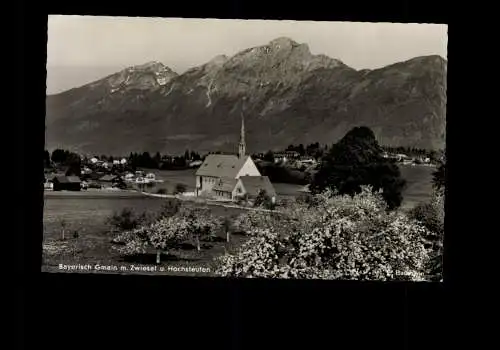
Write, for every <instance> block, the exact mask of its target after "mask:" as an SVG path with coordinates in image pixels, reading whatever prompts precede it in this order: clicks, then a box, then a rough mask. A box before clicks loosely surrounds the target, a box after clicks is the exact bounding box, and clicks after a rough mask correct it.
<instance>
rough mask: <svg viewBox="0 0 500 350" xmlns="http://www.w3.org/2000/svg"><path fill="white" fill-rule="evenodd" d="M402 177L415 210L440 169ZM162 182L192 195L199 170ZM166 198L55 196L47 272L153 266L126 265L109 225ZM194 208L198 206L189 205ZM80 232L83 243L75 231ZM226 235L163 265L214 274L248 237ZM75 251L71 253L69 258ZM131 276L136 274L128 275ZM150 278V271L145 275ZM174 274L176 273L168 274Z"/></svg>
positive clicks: (49, 198) (227, 212) (222, 211)
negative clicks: (67, 267)
mask: <svg viewBox="0 0 500 350" xmlns="http://www.w3.org/2000/svg"><path fill="white" fill-rule="evenodd" d="M400 168H401V173H402V175H403V177H404V178H405V179H406V180H407V188H406V190H405V192H404V194H403V195H404V202H403V208H409V207H411V206H413V205H415V204H416V203H418V202H420V201H425V200H427V199H428V198H429V197H430V194H431V189H432V185H431V178H432V176H431V174H432V171H433V169H434V168H431V167H418V166H415V167H412V166H401V167H400ZM156 176H157V179H161V180H163V182H162V183H159V184H157V185H156V186H155V187H153V188H151V189H150V191H152V192H156V191H157V190H158V188H166V189H167V191H168V193H172V191H173V189H174V188H175V185H176V184H178V183H182V184H184V185H185V186H186V187H187V190H188V191H192V190H194V170H184V171H158V172H157V173H156ZM301 187H302V186H300V185H289V184H275V189H276V192H277V193H278V196H279V197H288V196H294V195H295V194H297V191H298V190H299V189H300V188H301ZM164 202H165V199H159V198H152V197H144V196H142V195H139V194H137V193H121V192H114V193H113V192H108V193H105V192H99V191H95V192H93V191H89V192H76V193H71V192H68V193H50V194H47V195H46V196H45V200H44V218H43V224H44V245H45V247H46V251H45V252H44V268H43V270H44V271H59V270H58V265H59V264H78V263H79V264H87V263H88V264H101V265H108V266H109V265H112V266H118V265H120V266H130V264H137V263H142V264H153V263H154V256H153V255H146V256H144V257H141V258H140V259H139V260H135V261H126V260H123V258H122V257H120V255H119V254H118V252H117V251H116V250H115V249H114V248H113V247H114V244H112V243H111V240H112V239H113V238H114V236H115V234H114V233H112V232H111V229H112V227H111V226H110V225H109V224H108V223H107V222H106V219H107V218H109V217H110V216H111V215H112V214H113V213H114V212H117V211H121V210H122V209H124V208H131V209H133V210H134V211H135V212H137V213H142V212H148V213H155V212H158V211H159V210H160V209H161V207H162V204H163V203H164ZM188 205H192V204H188ZM211 210H212V212H213V213H214V214H215V215H218V216H232V215H235V214H238V213H240V212H241V210H240V209H234V208H224V207H216V206H213V207H211ZM63 223H64V224H65V227H64V229H65V232H66V238H67V239H66V241H63V242H61V241H60V237H61V230H62V228H63V226H62V224H63ZM74 231H77V232H78V238H74V237H73V232H74ZM224 238H225V237H224V234H223V233H222V232H221V233H220V235H219V239H217V240H216V241H211V242H204V243H203V245H202V251H201V252H198V251H197V250H196V249H195V246H194V245H193V244H192V242H186V244H184V245H183V247H182V249H176V250H174V251H172V252H170V253H171V255H165V256H163V257H162V261H163V266H167V265H168V266H176V267H180V266H187V265H189V266H196V267H208V268H210V269H211V270H213V258H214V257H216V256H219V255H222V254H223V253H224V251H225V250H227V251H232V250H234V249H237V247H238V246H240V245H241V243H242V241H243V239H244V238H243V237H241V236H237V235H232V238H231V242H230V243H226V242H225V240H224ZM61 246H66V253H64V254H61V253H58V251H57V250H58V249H60V248H61ZM68 251H71V253H68ZM127 273H130V272H127ZM141 273H144V272H141ZM165 274H173V272H165ZM183 274H186V275H205V276H206V275H207V274H206V273H196V272H193V273H183Z"/></svg>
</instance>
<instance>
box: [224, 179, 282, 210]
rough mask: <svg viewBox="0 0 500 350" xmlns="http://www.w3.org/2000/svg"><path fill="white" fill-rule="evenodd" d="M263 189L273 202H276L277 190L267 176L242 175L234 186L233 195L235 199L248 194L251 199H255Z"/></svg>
mask: <svg viewBox="0 0 500 350" xmlns="http://www.w3.org/2000/svg"><path fill="white" fill-rule="evenodd" d="M261 190H264V191H265V192H266V195H268V196H269V197H270V198H271V201H272V202H273V203H275V202H276V191H275V190H274V186H273V184H272V183H271V181H269V178H268V177H267V176H241V177H240V178H239V179H238V181H237V183H236V186H234V189H233V192H232V197H233V199H234V198H236V197H242V196H245V195H246V196H248V197H249V198H250V199H255V198H256V197H257V196H258V195H259V192H260V191H261Z"/></svg>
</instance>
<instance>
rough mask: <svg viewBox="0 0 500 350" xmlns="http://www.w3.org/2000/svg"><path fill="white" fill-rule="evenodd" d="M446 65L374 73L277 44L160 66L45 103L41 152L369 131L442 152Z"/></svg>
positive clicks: (232, 145) (419, 60) (424, 61)
mask: <svg viewBox="0 0 500 350" xmlns="http://www.w3.org/2000/svg"><path fill="white" fill-rule="evenodd" d="M446 74H447V61H446V60H445V59H443V58H442V57H440V56H422V57H415V58H413V59H410V60H408V61H405V62H399V63H396V64H391V65H389V66H386V67H383V68H380V69H374V70H368V69H364V70H356V69H353V68H351V67H349V66H347V65H346V64H344V63H343V62H342V61H340V60H338V59H334V58H330V57H328V56H325V55H314V54H312V53H311V52H310V50H309V47H308V45H307V44H299V43H297V42H295V41H293V40H291V39H289V38H285V37H281V38H277V39H275V40H273V41H271V42H269V43H267V44H266V45H263V46H259V47H252V48H249V49H247V50H244V51H242V52H239V53H237V54H236V55H234V56H232V57H227V56H225V55H220V56H217V57H215V58H213V59H212V60H211V61H209V62H207V63H206V64H204V65H201V66H198V67H195V68H192V69H189V70H188V71H186V72H185V73H183V74H177V73H176V72H174V71H173V70H172V69H170V68H169V67H167V66H165V65H163V64H162V63H160V62H149V63H146V64H143V65H138V66H134V67H130V68H127V69H124V70H122V71H120V72H117V73H115V74H112V75H109V76H107V77H104V78H103V79H100V80H98V81H95V82H92V83H90V84H86V85H84V86H81V87H78V88H74V89H71V90H68V91H65V92H62V93H59V94H55V95H49V96H47V99H46V148H47V149H49V150H53V149H55V148H65V149H70V150H72V151H75V152H80V153H88V154H113V155H127V154H128V153H130V152H144V151H148V152H151V153H152V152H157V151H159V152H161V153H168V154H175V153H183V152H184V151H185V150H186V149H189V150H195V151H198V152H208V151H223V152H235V151H236V150H237V145H238V140H239V131H240V125H241V116H242V115H243V116H244V118H245V129H246V142H247V150H248V152H250V153H255V152H264V151H266V150H269V149H275V150H278V149H282V148H284V147H286V146H288V145H289V144H299V143H303V144H308V143H312V142H320V143H321V144H331V143H333V142H336V141H338V140H339V139H340V138H341V137H342V136H344V135H345V133H346V132H347V131H349V130H350V129H351V128H353V127H355V126H360V125H365V126H368V127H370V128H371V129H372V130H373V131H374V133H375V135H376V136H377V138H378V140H379V142H380V143H381V144H383V145H387V146H407V147H419V148H427V149H442V148H443V147H444V145H445V125H446Z"/></svg>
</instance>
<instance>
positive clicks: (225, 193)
mask: <svg viewBox="0 0 500 350" xmlns="http://www.w3.org/2000/svg"><path fill="white" fill-rule="evenodd" d="M256 177H258V176H256ZM237 183H238V180H237V179H233V178H227V177H224V178H220V179H219V181H218V182H217V184H216V185H215V186H214V188H213V193H214V195H215V197H216V198H218V199H219V200H229V201H231V200H233V199H234V196H233V191H234V188H235V187H236V184H237Z"/></svg>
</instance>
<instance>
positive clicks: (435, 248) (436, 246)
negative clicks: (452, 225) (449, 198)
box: [409, 189, 444, 280]
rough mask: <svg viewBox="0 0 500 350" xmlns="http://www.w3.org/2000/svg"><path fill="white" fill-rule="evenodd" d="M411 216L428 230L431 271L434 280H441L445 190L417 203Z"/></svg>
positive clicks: (438, 191)
mask: <svg viewBox="0 0 500 350" xmlns="http://www.w3.org/2000/svg"><path fill="white" fill-rule="evenodd" d="M409 216H410V218H412V219H413V220H416V221H418V222H420V223H421V224H422V225H423V226H424V227H426V228H427V230H428V231H427V233H428V235H427V236H426V237H425V238H426V241H427V245H428V247H429V248H430V251H431V253H430V255H431V257H430V261H429V265H428V268H429V271H430V272H429V273H430V275H431V276H432V279H433V280H440V279H441V275H442V265H443V264H442V260H443V238H444V192H443V191H441V190H439V189H438V190H436V191H435V193H434V194H433V196H432V199H431V200H430V201H429V202H428V203H422V204H419V205H417V206H416V207H415V208H413V209H412V210H411V211H410V213H409Z"/></svg>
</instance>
